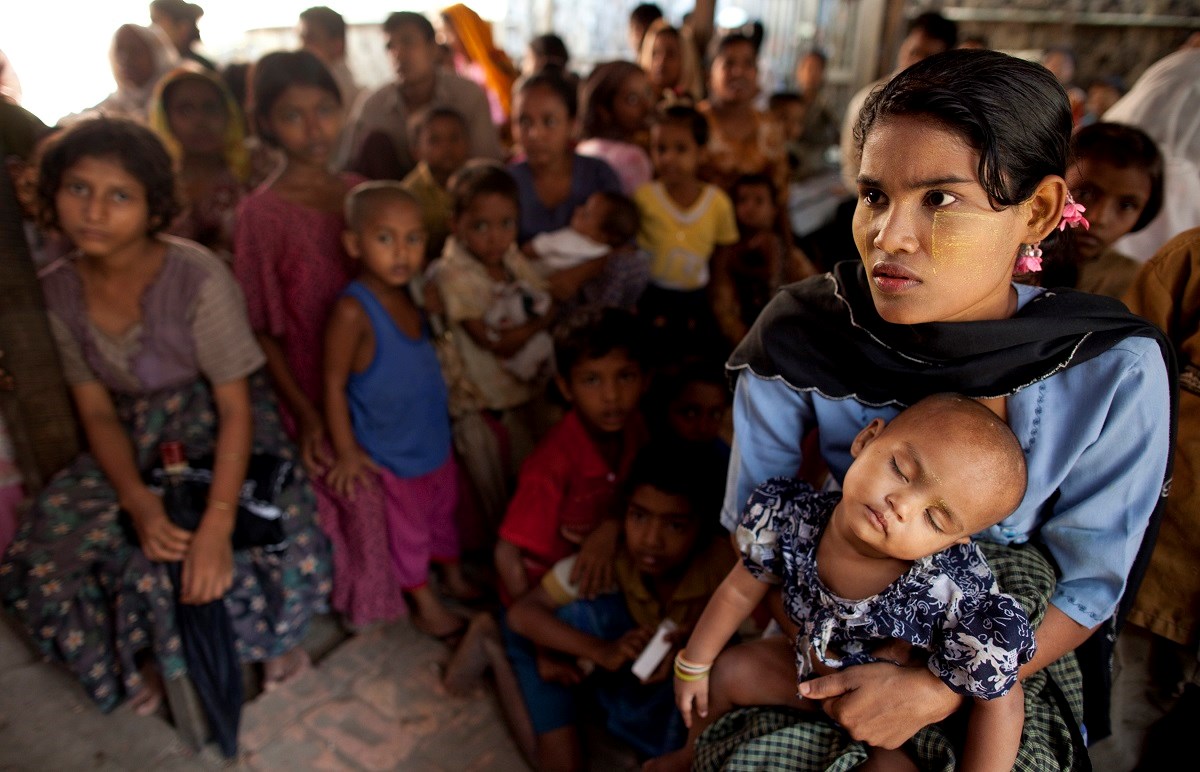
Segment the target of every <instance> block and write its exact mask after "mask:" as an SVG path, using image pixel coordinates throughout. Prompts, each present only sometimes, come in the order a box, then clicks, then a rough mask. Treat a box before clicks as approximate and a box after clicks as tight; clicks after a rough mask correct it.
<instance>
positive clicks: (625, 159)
mask: <svg viewBox="0 0 1200 772" xmlns="http://www.w3.org/2000/svg"><path fill="white" fill-rule="evenodd" d="M575 152H576V153H579V154H580V155H590V156H592V157H593V158H599V159H600V160H602V161H605V162H607V163H608V165H609V166H611V167H612V168H613V171H615V172H616V173H617V177H619V178H620V179H621V192H622V193H624V194H625V195H627V196H632V195H633V192H634V191H635V190H637V189H638V188H640V187H641V186H642V185H644V184H646V183H647V182H649V181H650V180H652V179H654V165H653V164H651V163H650V156H649V155H647V154H646V151H645V150H643V149H642V148H640V147H639V146H637V145H635V144H633V143H632V142H622V141H620V140H617V139H603V138H601V137H591V138H590V139H585V140H584V141H582V142H580V143H579V144H578V145H576V147H575Z"/></svg>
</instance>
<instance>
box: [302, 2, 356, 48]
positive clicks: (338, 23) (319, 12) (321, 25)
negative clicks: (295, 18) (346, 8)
mask: <svg viewBox="0 0 1200 772" xmlns="http://www.w3.org/2000/svg"><path fill="white" fill-rule="evenodd" d="M300 20H301V21H303V22H305V23H306V24H308V25H309V26H310V27H316V28H317V29H319V30H321V31H322V32H324V33H325V37H327V38H333V39H335V40H345V39H346V20H345V19H344V18H343V17H342V15H341V14H340V13H338V12H337V11H335V10H333V9H332V8H330V7H328V6H325V5H314V6H313V7H312V8H307V9H305V10H303V11H301V12H300Z"/></svg>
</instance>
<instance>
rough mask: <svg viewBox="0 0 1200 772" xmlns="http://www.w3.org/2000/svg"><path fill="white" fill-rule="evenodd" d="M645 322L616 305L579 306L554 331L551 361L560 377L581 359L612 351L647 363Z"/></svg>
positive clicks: (595, 357) (593, 357)
mask: <svg viewBox="0 0 1200 772" xmlns="http://www.w3.org/2000/svg"><path fill="white" fill-rule="evenodd" d="M646 332H647V330H646V329H645V325H644V324H643V323H642V322H641V320H640V319H638V317H636V316H634V315H633V314H632V313H630V312H629V311H625V310H623V309H620V308H600V309H582V310H579V311H576V312H575V313H573V314H571V315H570V316H568V317H567V319H566V320H565V321H564V322H563V323H562V324H560V325H559V326H558V328H557V329H556V330H555V331H554V363H555V367H556V368H557V370H558V374H559V375H560V376H561V377H562V378H563V380H568V381H569V380H570V378H571V371H572V370H574V369H575V367H576V365H578V364H579V363H580V362H582V361H583V360H585V359H600V358H601V357H605V356H608V355H609V354H611V353H612V352H614V351H624V352H626V353H627V354H628V355H629V358H630V359H632V360H633V361H635V362H637V363H638V364H639V365H640V366H642V367H643V368H645V367H646V366H647V361H648V360H647V351H646V346H645V343H646Z"/></svg>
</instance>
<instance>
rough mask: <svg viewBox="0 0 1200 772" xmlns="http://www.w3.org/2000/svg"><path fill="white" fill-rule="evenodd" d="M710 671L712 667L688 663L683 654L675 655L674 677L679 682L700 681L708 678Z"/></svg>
mask: <svg viewBox="0 0 1200 772" xmlns="http://www.w3.org/2000/svg"><path fill="white" fill-rule="evenodd" d="M710 670H712V665H711V664H709V665H701V664H699V663H697V662H689V661H688V660H687V659H686V658H685V657H684V656H683V652H682V651H681V652H679V653H678V654H676V655H675V677H676V678H678V679H679V680H680V681H700V680H703V679H705V678H708V673H709V671H710Z"/></svg>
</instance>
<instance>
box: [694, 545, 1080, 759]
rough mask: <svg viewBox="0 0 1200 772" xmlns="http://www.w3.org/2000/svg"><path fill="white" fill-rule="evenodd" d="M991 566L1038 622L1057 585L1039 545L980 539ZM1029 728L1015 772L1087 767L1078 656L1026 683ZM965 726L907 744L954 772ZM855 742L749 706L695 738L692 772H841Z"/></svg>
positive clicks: (783, 713) (817, 724) (807, 717)
mask: <svg viewBox="0 0 1200 772" xmlns="http://www.w3.org/2000/svg"><path fill="white" fill-rule="evenodd" d="M979 546H980V547H981V548H982V549H983V552H984V554H985V555H986V556H987V559H988V565H989V566H991V568H992V572H993V573H995V575H996V578H997V579H998V580H999V581H1000V586H1001V587H1002V588H1004V591H1005V592H1007V593H1009V594H1010V595H1012V596H1014V597H1015V598H1017V599H1018V600H1019V601H1021V604H1022V605H1023V606H1024V607H1025V610H1026V611H1027V612H1028V613H1029V618H1030V621H1031V622H1032V623H1033V625H1034V626H1035V627H1036V626H1037V625H1040V624H1041V622H1042V618H1043V617H1044V616H1045V614H1046V606H1047V604H1048V603H1049V599H1050V594H1051V593H1052V592H1053V590H1054V581H1055V580H1054V569H1053V567H1052V566H1051V565H1050V563H1049V562H1048V561H1047V560H1046V558H1045V557H1043V556H1042V554H1041V553H1040V552H1039V551H1038V550H1037V549H1036V548H1034V547H1031V546H1023V547H1001V546H998V545H994V544H987V543H983V542H981V543H980V545H979ZM1024 687H1025V727H1024V730H1023V731H1022V733H1021V747H1020V750H1019V752H1018V754H1017V761H1016V764H1015V765H1014V766H1013V769H1014V770H1017V772H1026V770H1028V772H1044V771H1045V770H1053V769H1059V770H1074V769H1080V768H1083V769H1086V768H1087V751H1086V749H1085V748H1084V746H1083V739H1082V735H1081V733H1080V729H1079V727H1080V726H1081V724H1082V721H1083V680H1082V678H1081V676H1080V672H1079V665H1078V663H1077V662H1076V660H1075V655H1074V654H1068V655H1067V656H1065V657H1063V658H1062V659H1060V660H1059V661H1057V662H1055V663H1054V664H1053V665H1051V666H1050V667H1048V668H1046V669H1044V670H1043V671H1041V672H1040V673H1037V674H1036V675H1034V676H1033V677H1031V678H1029V679H1028V680H1027V681H1025V683H1024ZM965 727H966V724H965V722H964V721H962V718H961V716H952V717H951V718H949V719H947V720H946V721H943V722H941V723H939V724H934V725H932V726H927V727H925V728H924V729H922V730H921V731H920V732H918V733H917V734H916V736H914V737H913V739H912V740H910V741H909V742H908V744H907V745H906V746H905V749H906V750H907V751H908V752H909V753H910V754H912V755H913V756H915V757H916V759H917V763H918V765H919V766H920V767H921V769H923V770H930V771H931V772H934V771H936V772H954V769H955V768H956V767H957V766H958V763H959V760H960V756H961V750H962V749H961V746H962V741H963V737H964V734H965ZM867 751H868V748H867V746H866V745H865V744H863V743H861V742H856V741H854V740H852V739H851V738H850V736H849V735H848V734H847V733H846V732H845V731H843V730H842V729H841V728H840V727H838V726H837V724H835V723H833V722H832V721H830V720H829V719H828V718H826V717H825V716H823V715H814V714H813V713H808V712H803V711H799V710H790V709H785V708H746V709H742V710H737V711H734V712H732V713H729V714H728V715H726V716H723V717H722V718H721V719H719V720H718V721H716V722H715V723H714V724H713V725H712V726H710V727H709V728H708V729H707V730H705V732H704V733H703V734H702V735H700V737H699V738H698V740H697V741H696V757H695V764H694V767H693V769H695V770H700V772H709V771H711V770H727V771H729V772H748V771H749V770H781V771H782V770H788V772H840V770H849V769H853V768H855V767H857V766H859V765H860V764H862V763H863V762H864V761H865V760H866V758H867Z"/></svg>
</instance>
